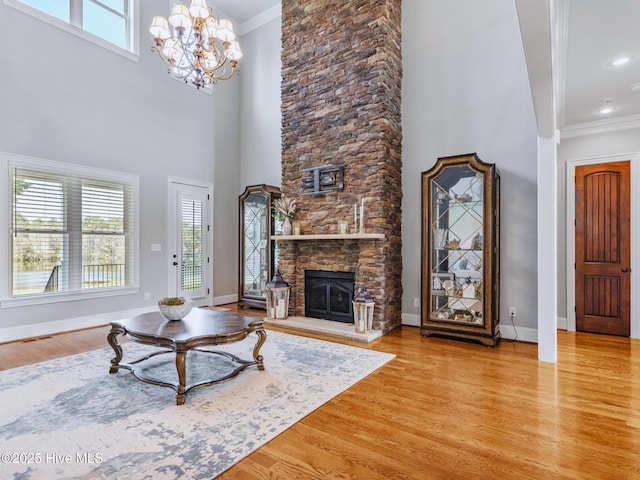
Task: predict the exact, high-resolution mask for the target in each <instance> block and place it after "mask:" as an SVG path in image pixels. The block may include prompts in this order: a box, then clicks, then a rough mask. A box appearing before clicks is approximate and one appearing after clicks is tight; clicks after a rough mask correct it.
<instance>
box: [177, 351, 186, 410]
mask: <svg viewBox="0 0 640 480" xmlns="http://www.w3.org/2000/svg"><path fill="white" fill-rule="evenodd" d="M186 364H187V352H186V351H185V350H184V346H181V345H178V348H177V349H176V369H177V370H178V389H177V392H178V394H177V395H176V405H184V401H185V397H186V393H185V388H186V384H187V365H186Z"/></svg>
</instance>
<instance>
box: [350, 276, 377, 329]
mask: <svg viewBox="0 0 640 480" xmlns="http://www.w3.org/2000/svg"><path fill="white" fill-rule="evenodd" d="M374 307H375V302H374V301H373V298H371V296H370V295H369V294H368V293H367V289H366V288H364V287H361V288H360V291H359V292H358V295H356V297H355V298H354V299H353V321H354V323H355V327H356V333H366V332H370V331H371V330H373V309H374Z"/></svg>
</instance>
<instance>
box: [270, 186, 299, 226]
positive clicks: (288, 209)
mask: <svg viewBox="0 0 640 480" xmlns="http://www.w3.org/2000/svg"><path fill="white" fill-rule="evenodd" d="M273 208H274V211H275V215H276V218H277V219H278V220H280V221H281V222H282V234H283V235H291V228H292V226H291V222H292V221H293V217H294V215H295V214H296V201H295V200H291V199H290V198H288V197H286V196H284V195H282V196H281V197H280V198H277V199H275V200H274V201H273Z"/></svg>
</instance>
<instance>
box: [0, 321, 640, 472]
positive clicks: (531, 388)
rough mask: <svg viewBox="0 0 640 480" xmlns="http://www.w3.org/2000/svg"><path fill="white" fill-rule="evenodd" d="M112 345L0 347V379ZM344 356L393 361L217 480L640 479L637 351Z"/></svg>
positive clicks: (399, 349) (575, 338) (624, 343)
mask: <svg viewBox="0 0 640 480" xmlns="http://www.w3.org/2000/svg"><path fill="white" fill-rule="evenodd" d="M240 312H241V313H243V314H245V315H251V316H261V315H263V312H260V311H259V310H240ZM107 332H108V328H107V327H100V328H94V329H90V330H83V331H78V332H73V333H67V334H61V335H55V336H52V337H50V338H45V339H41V340H35V341H30V342H24V343H23V342H14V343H8V344H4V345H0V370H3V369H8V368H13V367H15V366H19V365H26V364H30V363H35V362H39V361H43V360H46V359H50V358H55V357H58V356H64V355H69V354H72V353H79V352H82V351H87V350H91V349H94V348H99V347H104V346H106V334H107ZM312 336H314V337H317V338H323V337H322V336H318V335H312ZM325 338H326V337H325ZM340 342H341V343H346V344H352V345H356V346H359V347H365V348H370V349H373V350H378V351H384V352H389V353H394V354H395V355H396V356H397V357H396V358H395V359H394V360H392V361H391V362H390V363H388V364H387V365H385V366H384V367H382V368H381V369H379V370H378V371H376V372H374V373H373V374H372V375H370V376H369V377H367V378H365V379H364V380H362V381H361V382H359V383H358V384H357V385H355V386H354V387H352V388H350V389H349V390H347V391H346V392H344V393H343V394H341V395H339V396H338V397H336V398H334V399H333V400H331V401H329V402H328V403H327V404H325V405H324V406H323V407H321V408H319V409H318V410H316V411H315V412H313V413H311V414H310V415H308V416H307V417H306V418H304V419H303V420H302V421H300V422H298V423H297V424H296V425H294V426H293V427H291V428H289V429H288V430H287V431H285V432H284V433H283V434H281V435H280V436H278V437H277V438H275V439H274V440H272V441H271V442H269V443H268V444H267V445H265V446H263V447H262V448H260V449H259V450H258V451H256V452H254V453H253V454H252V455H250V456H248V457H247V458H245V459H244V460H242V461H241V462H239V463H238V464H236V465H235V466H233V467H232V468H231V469H229V470H228V471H226V472H225V473H223V474H222V475H221V476H220V477H219V478H221V479H223V480H232V479H242V480H246V479H286V480H288V479H328V478H331V479H366V480H371V479H420V480H422V479H447V480H455V479H503V478H504V479H531V480H539V479H575V480H588V479H598V480H600V479H616V480H620V479H640V340H632V339H628V338H620V337H610V336H601V335H592V334H575V333H570V332H564V331H559V332H558V363H557V364H549V363H542V362H539V361H538V360H537V346H536V345H534V344H527V343H520V342H515V343H512V342H509V341H503V342H501V343H500V344H499V345H498V347H496V348H487V347H483V346H480V345H476V344H469V343H463V342H459V341H453V340H446V339H440V338H422V337H421V336H420V334H419V330H418V329H417V328H414V327H403V328H401V329H397V330H395V331H393V332H391V333H389V334H387V335H385V336H383V337H382V338H381V339H380V340H377V341H375V342H372V343H371V344H369V345H363V344H362V343H360V342H351V341H346V340H341V341H340Z"/></svg>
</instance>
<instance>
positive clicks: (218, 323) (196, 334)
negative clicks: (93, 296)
mask: <svg viewBox="0 0 640 480" xmlns="http://www.w3.org/2000/svg"><path fill="white" fill-rule="evenodd" d="M262 324H263V321H262V320H260V319H258V318H254V317H245V316H244V315H239V314H237V313H233V312H224V311H219V310H206V309H202V308H193V309H192V310H191V312H189V315H187V316H186V317H184V318H183V319H182V320H168V319H167V318H165V317H164V316H163V315H162V314H161V313H160V312H159V311H156V312H149V313H143V314H141V315H137V316H135V317H132V318H129V319H127V320H119V321H114V322H111V325H119V326H122V327H123V328H124V329H125V330H126V332H127V333H128V334H132V335H134V336H142V337H152V338H156V339H159V338H164V339H167V340H170V341H171V342H178V343H180V342H188V341H190V340H193V339H195V338H212V337H215V338H219V339H223V338H224V337H226V336H228V337H233V336H235V335H238V334H242V333H248V332H251V331H254V330H256V329H261V328H262Z"/></svg>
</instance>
